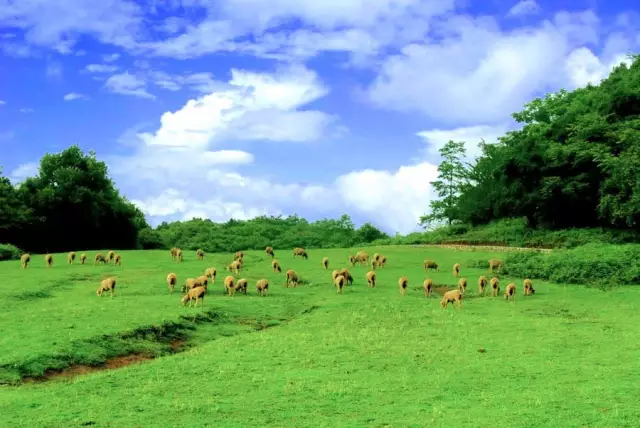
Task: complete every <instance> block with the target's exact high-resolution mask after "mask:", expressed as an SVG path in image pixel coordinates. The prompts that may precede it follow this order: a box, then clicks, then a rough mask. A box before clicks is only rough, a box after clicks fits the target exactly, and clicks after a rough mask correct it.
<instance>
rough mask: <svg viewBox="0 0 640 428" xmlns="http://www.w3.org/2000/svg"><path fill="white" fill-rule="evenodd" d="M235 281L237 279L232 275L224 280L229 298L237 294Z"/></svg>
mask: <svg viewBox="0 0 640 428" xmlns="http://www.w3.org/2000/svg"><path fill="white" fill-rule="evenodd" d="M235 280H236V279H235V278H234V277H232V276H231V275H229V276H227V277H225V278H224V289H225V290H226V292H227V294H228V295H229V296H233V294H234V293H235V292H236V284H235Z"/></svg>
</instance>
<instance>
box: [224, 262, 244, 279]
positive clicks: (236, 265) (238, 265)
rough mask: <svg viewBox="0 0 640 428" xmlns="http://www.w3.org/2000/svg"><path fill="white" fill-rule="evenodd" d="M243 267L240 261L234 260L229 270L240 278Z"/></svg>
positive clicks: (228, 267)
mask: <svg viewBox="0 0 640 428" xmlns="http://www.w3.org/2000/svg"><path fill="white" fill-rule="evenodd" d="M241 267H242V263H240V261H239V260H234V261H233V262H231V264H230V265H228V266H227V270H228V271H231V272H233V274H234V275H236V276H238V273H239V272H240V268H241Z"/></svg>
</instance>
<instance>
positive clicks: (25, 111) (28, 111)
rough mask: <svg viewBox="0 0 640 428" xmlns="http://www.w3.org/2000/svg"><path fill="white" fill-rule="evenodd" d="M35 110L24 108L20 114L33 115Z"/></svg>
mask: <svg viewBox="0 0 640 428" xmlns="http://www.w3.org/2000/svg"><path fill="white" fill-rule="evenodd" d="M34 111H35V110H34V109H32V108H30V107H22V108H21V109H20V113H33V112H34Z"/></svg>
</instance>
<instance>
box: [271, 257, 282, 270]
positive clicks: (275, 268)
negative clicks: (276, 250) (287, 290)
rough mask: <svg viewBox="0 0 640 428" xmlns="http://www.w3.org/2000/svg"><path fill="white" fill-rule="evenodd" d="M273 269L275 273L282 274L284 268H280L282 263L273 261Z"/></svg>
mask: <svg viewBox="0 0 640 428" xmlns="http://www.w3.org/2000/svg"><path fill="white" fill-rule="evenodd" d="M271 268H272V269H273V271H274V272H278V273H280V272H282V268H281V267H280V263H279V262H278V261H277V260H272V261H271Z"/></svg>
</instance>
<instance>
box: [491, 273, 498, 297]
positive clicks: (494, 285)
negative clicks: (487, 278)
mask: <svg viewBox="0 0 640 428" xmlns="http://www.w3.org/2000/svg"><path fill="white" fill-rule="evenodd" d="M489 284H491V296H493V297H497V296H498V294H500V280H498V278H496V277H495V276H494V277H493V278H491V282H490V283H489Z"/></svg>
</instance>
